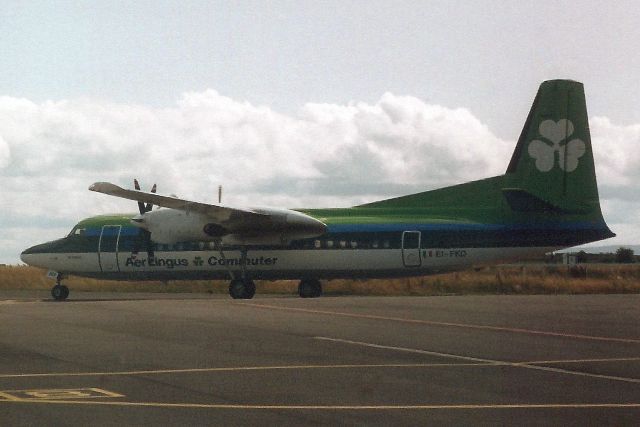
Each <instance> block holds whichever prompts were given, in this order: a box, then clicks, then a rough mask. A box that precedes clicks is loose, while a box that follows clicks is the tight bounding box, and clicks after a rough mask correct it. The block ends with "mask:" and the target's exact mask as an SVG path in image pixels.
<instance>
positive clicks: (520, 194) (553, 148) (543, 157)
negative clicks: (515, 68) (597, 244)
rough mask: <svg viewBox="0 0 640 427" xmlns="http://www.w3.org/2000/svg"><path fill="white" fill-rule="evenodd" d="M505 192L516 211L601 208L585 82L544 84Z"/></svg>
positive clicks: (591, 210)
mask: <svg viewBox="0 0 640 427" xmlns="http://www.w3.org/2000/svg"><path fill="white" fill-rule="evenodd" d="M502 191H503V193H504V195H505V197H506V198H507V201H508V202H509V204H510V205H511V207H512V209H514V210H516V211H527V210H528V211H541V210H544V211H557V212H566V213H582V214H587V213H598V214H599V213H600V203H599V199H598V187H597V184H596V174H595V168H594V163H593V151H592V149H591V135H590V133H589V121H588V118H587V107H586V104H585V97H584V87H583V85H582V83H579V82H575V81H571V80H550V81H546V82H543V83H542V84H541V85H540V88H539V89H538V94H537V95H536V98H535V100H534V102H533V105H532V107H531V111H530V112H529V116H528V117H527V121H526V122H525V125H524V128H523V129H522V133H521V134H520V138H519V140H518V144H517V145H516V149H515V151H514V153H513V156H512V158H511V162H510V163H509V167H508V168H507V172H506V174H505V187H504V188H503V190H502Z"/></svg>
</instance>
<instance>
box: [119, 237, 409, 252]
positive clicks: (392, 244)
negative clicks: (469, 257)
mask: <svg viewBox="0 0 640 427" xmlns="http://www.w3.org/2000/svg"><path fill="white" fill-rule="evenodd" d="M261 248H265V249H267V247H261ZM269 248H271V247H269ZM287 248H290V249H398V248H400V238H398V239H374V240H365V239H357V240H356V239H348V240H347V239H315V240H313V239H309V240H298V241H295V242H292V243H291V245H290V246H288V247H287ZM118 249H119V250H120V251H132V250H135V249H137V250H139V251H144V250H146V247H145V246H144V243H143V242H142V241H141V240H138V239H136V238H133V239H130V238H127V239H120V242H119V248H118ZM272 249H283V248H282V247H278V246H274V247H273V248H272ZM285 249H286V248H285ZM153 250H155V251H216V250H219V247H217V245H216V243H215V242H180V243H175V244H170V245H168V244H162V243H154V245H153Z"/></svg>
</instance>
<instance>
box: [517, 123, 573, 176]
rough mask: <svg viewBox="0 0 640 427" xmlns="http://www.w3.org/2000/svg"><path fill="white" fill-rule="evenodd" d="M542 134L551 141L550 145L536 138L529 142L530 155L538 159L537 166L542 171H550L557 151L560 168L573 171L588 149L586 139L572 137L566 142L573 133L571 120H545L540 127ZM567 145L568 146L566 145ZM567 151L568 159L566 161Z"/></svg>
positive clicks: (539, 130)
mask: <svg viewBox="0 0 640 427" xmlns="http://www.w3.org/2000/svg"><path fill="white" fill-rule="evenodd" d="M538 132H539V133H540V136H542V137H543V138H544V139H546V140H547V141H548V142H551V144H553V145H549V144H548V143H547V142H545V141H540V140H538V139H535V140H533V141H531V143H530V144H529V150H528V151H529V155H530V156H531V157H532V158H534V159H536V168H538V170H539V171H540V172H549V171H550V170H551V169H553V165H554V164H555V157H556V156H555V153H558V165H559V166H560V169H562V170H566V171H567V172H573V171H574V170H576V168H577V167H578V159H579V158H580V157H582V156H583V155H584V153H585V151H586V146H585V144H584V141H582V140H580V139H577V138H575V139H572V140H571V141H569V142H565V144H562V145H560V143H561V142H563V141H566V140H567V139H568V138H569V137H570V136H571V135H572V134H573V123H571V120H567V119H561V120H558V121H557V122H554V121H553V120H545V121H543V122H542V123H540V126H539V127H538ZM565 146H566V147H565ZM565 153H566V156H567V158H566V161H565Z"/></svg>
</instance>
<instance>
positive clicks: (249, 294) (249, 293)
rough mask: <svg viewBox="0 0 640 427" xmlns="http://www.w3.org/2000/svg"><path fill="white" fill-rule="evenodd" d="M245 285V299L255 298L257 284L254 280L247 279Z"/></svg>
mask: <svg viewBox="0 0 640 427" xmlns="http://www.w3.org/2000/svg"><path fill="white" fill-rule="evenodd" d="M244 286H245V289H246V294H245V296H244V298H245V299H251V298H253V296H254V295H255V294H256V284H255V283H254V282H253V280H251V279H248V280H247V281H245V284H244Z"/></svg>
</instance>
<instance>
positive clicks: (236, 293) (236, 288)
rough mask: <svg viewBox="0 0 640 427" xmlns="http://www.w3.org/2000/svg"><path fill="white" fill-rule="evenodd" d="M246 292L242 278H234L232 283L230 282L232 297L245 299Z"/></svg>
mask: <svg viewBox="0 0 640 427" xmlns="http://www.w3.org/2000/svg"><path fill="white" fill-rule="evenodd" d="M246 292H247V289H246V287H245V285H244V282H243V281H242V280H240V279H233V280H232V281H231V283H229V295H231V298H233V299H243V298H245V294H246Z"/></svg>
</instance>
